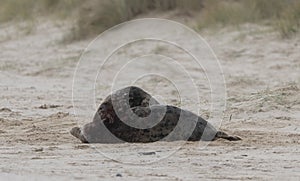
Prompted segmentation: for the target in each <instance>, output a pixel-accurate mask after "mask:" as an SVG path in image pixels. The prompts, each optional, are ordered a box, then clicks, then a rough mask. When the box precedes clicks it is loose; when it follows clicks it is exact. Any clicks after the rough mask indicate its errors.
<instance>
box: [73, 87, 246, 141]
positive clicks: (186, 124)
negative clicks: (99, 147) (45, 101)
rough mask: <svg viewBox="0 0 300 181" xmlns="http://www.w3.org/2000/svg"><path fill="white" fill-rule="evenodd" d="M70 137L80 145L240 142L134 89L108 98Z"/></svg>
mask: <svg viewBox="0 0 300 181" xmlns="http://www.w3.org/2000/svg"><path fill="white" fill-rule="evenodd" d="M128 102H129V103H128ZM126 104H127V106H123V105H126ZM139 124H140V125H139ZM134 125H138V126H136V127H135V126H134ZM71 134H72V135H73V136H75V137H76V138H78V139H79V140H81V141H82V142H83V143H122V142H130V143H150V142H156V141H176V140H188V141H199V140H202V141H213V140H216V139H218V138H223V139H227V140H230V141H237V140H241V139H240V138H239V137H237V136H229V135H227V134H226V133H224V132H222V131H218V130H217V129H215V128H214V127H213V126H212V125H211V124H210V123H208V122H207V121H206V120H204V119H203V118H201V117H200V116H198V115H196V114H194V113H192V112H190V111H187V110H184V109H181V108H178V107H175V106H170V105H159V103H158V101H156V100H155V99H153V98H152V97H151V95H149V94H148V93H146V92H145V91H143V90H142V89H140V88H138V87H127V88H124V89H121V90H119V91H116V92H114V93H113V94H111V95H110V96H108V97H107V98H106V99H105V100H104V102H103V103H102V104H101V105H100V107H99V109H98V110H97V112H96V114H95V116H94V119H93V121H92V122H91V123H88V124H86V125H84V126H83V128H82V129H80V128H78V127H75V128H73V129H72V130H71Z"/></svg>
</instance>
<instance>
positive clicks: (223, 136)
mask: <svg viewBox="0 0 300 181" xmlns="http://www.w3.org/2000/svg"><path fill="white" fill-rule="evenodd" d="M216 138H217V139H218V138H223V139H226V140H229V141H239V140H242V138H240V137H238V136H229V135H228V134H226V133H224V132H223V131H218V132H217V134H216Z"/></svg>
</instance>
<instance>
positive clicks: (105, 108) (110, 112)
mask: <svg viewBox="0 0 300 181" xmlns="http://www.w3.org/2000/svg"><path fill="white" fill-rule="evenodd" d="M98 114H99V115H100V118H101V120H103V121H107V120H108V122H109V123H113V122H114V117H115V112H114V109H113V106H112V104H111V101H104V102H103V103H102V104H101V105H100V107H99V110H98Z"/></svg>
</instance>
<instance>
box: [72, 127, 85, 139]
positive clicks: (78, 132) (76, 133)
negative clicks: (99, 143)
mask: <svg viewBox="0 0 300 181" xmlns="http://www.w3.org/2000/svg"><path fill="white" fill-rule="evenodd" d="M70 133H71V135H73V136H75V137H76V138H78V139H79V140H80V141H81V142H82V143H88V141H87V140H86V139H85V137H84V136H83V135H82V133H81V130H80V128H79V127H74V128H72V129H71V131H70Z"/></svg>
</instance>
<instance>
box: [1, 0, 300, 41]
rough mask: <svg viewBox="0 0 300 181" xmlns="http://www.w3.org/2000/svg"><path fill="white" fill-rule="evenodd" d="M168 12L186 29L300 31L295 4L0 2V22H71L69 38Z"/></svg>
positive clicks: (239, 0)
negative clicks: (185, 22)
mask: <svg viewBox="0 0 300 181" xmlns="http://www.w3.org/2000/svg"><path fill="white" fill-rule="evenodd" d="M168 12H175V13H174V16H184V17H187V18H188V19H192V20H193V22H195V23H194V24H193V25H191V27H192V28H194V29H196V30H201V29H204V28H209V27H224V26H239V25H241V24H244V23H255V24H263V25H268V26H271V27H273V28H274V30H275V31H278V32H279V33H280V35H281V36H282V37H283V38H289V37H292V36H293V35H295V34H297V33H298V32H299V31H300V1H299V0H86V1H83V0H38V1H35V0H0V23H6V22H11V21H28V20H30V21H32V20H35V19H38V18H43V17H45V18H50V19H51V18H52V19H53V20H57V19H60V20H61V19H64V20H72V22H75V23H74V26H73V28H72V30H71V32H69V39H70V40H80V39H85V38H88V37H91V36H94V35H96V34H99V33H101V32H103V31H105V30H106V29H108V28H110V27H112V26H114V25H117V24H119V23H121V22H124V21H128V20H131V19H135V18H139V17H153V16H154V15H155V17H160V15H163V13H168ZM169 19H172V18H169ZM174 19H176V17H175V18H174Z"/></svg>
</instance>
